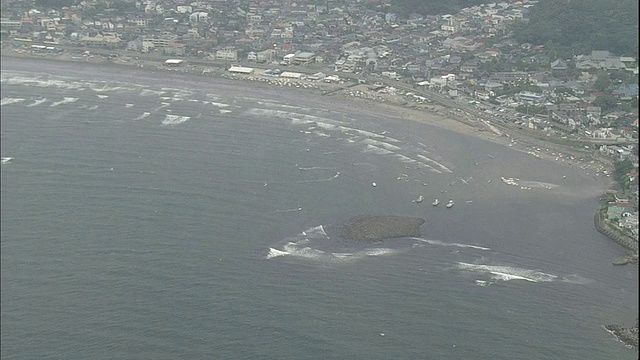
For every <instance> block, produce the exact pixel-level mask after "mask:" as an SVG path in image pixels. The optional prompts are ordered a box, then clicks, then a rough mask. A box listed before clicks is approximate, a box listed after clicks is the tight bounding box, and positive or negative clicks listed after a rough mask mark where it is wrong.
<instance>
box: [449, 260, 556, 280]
mask: <svg viewBox="0 0 640 360" xmlns="http://www.w3.org/2000/svg"><path fill="white" fill-rule="evenodd" d="M457 268H458V269H461V270H467V271H472V272H477V273H484V274H490V275H491V278H492V279H493V280H496V281H511V280H524V281H528V282H534V283H539V282H553V281H563V279H562V278H559V277H558V276H556V275H552V274H547V273H544V272H541V271H535V270H529V269H523V268H517V267H511V266H501V265H478V264H469V263H464V262H458V263H457Z"/></svg>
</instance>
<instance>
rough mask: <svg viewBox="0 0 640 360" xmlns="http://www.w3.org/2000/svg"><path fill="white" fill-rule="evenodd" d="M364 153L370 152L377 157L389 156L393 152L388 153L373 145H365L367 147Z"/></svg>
mask: <svg viewBox="0 0 640 360" xmlns="http://www.w3.org/2000/svg"><path fill="white" fill-rule="evenodd" d="M364 151H365V152H370V153H374V154H377V155H389V154H393V151H389V150H387V149H383V148H379V147H377V146H375V145H367V147H366V148H365V150H364Z"/></svg>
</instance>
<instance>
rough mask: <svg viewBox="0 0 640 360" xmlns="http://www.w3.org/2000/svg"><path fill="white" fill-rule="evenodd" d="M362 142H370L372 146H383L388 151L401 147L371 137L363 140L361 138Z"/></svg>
mask: <svg viewBox="0 0 640 360" xmlns="http://www.w3.org/2000/svg"><path fill="white" fill-rule="evenodd" d="M362 142H363V143H365V144H370V145H373V146H377V147H380V148H383V149H386V150H389V151H398V150H401V148H400V147H399V146H395V145H392V144H389V143H386V142H384V141H378V140H373V139H364V140H362Z"/></svg>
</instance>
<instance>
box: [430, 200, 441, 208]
mask: <svg viewBox="0 0 640 360" xmlns="http://www.w3.org/2000/svg"><path fill="white" fill-rule="evenodd" d="M438 204H440V200H438V199H435V200H434V201H433V203H432V204H431V205H433V206H438Z"/></svg>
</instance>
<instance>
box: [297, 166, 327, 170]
mask: <svg viewBox="0 0 640 360" xmlns="http://www.w3.org/2000/svg"><path fill="white" fill-rule="evenodd" d="M335 169H336V168H334V167H324V166H311V167H298V170H335Z"/></svg>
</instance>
